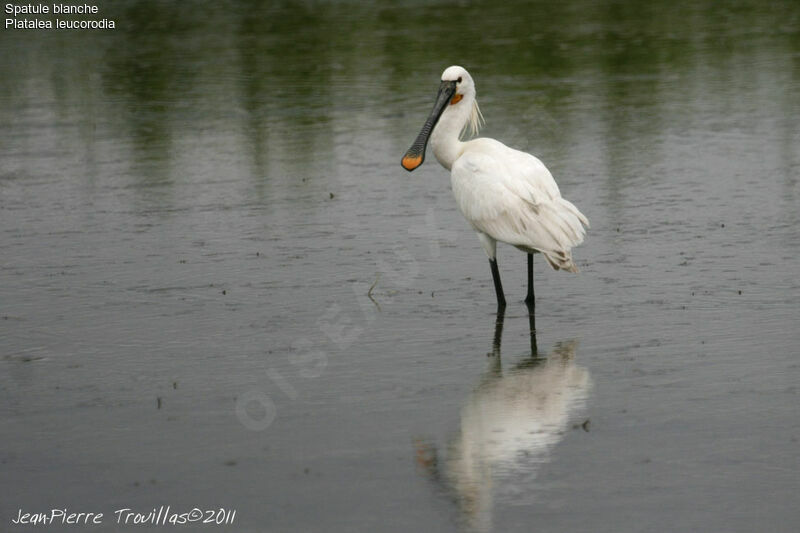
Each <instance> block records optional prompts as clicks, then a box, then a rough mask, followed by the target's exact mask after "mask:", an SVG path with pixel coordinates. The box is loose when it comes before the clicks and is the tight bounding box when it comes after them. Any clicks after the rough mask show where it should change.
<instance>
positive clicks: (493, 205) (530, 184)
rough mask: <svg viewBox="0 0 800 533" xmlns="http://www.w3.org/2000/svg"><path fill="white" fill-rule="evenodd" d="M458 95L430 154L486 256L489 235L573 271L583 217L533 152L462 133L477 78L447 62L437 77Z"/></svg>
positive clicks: (491, 243) (491, 249)
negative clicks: (446, 176) (441, 168)
mask: <svg viewBox="0 0 800 533" xmlns="http://www.w3.org/2000/svg"><path fill="white" fill-rule="evenodd" d="M459 79H460V80H461V81H459V82H458V84H457V87H456V94H459V95H461V96H462V98H461V99H460V100H459V101H458V102H457V103H454V104H452V105H449V106H448V107H447V109H445V111H444V112H443V113H442V116H441V118H440V119H439V122H438V123H437V125H436V127H435V128H434V130H433V133H432V134H431V146H432V148H433V152H434V155H435V156H436V158H437V159H438V160H439V162H440V163H441V164H442V166H444V167H445V168H447V169H449V170H450V171H451V183H452V187H453V194H454V195H455V198H456V202H457V203H458V207H459V210H460V211H461V213H462V214H463V215H464V217H465V218H466V219H467V221H469V223H470V224H471V225H472V227H473V228H474V229H475V231H477V232H478V235H479V237H480V240H481V244H482V245H483V247H484V249H485V250H486V253H487V254H488V255H489V257H490V258H494V257H495V242H496V241H501V242H505V243H508V244H511V245H514V246H516V247H518V248H520V249H522V250H524V251H527V252H540V253H542V254H543V255H544V257H545V258H546V259H547V261H548V263H550V265H551V266H552V267H553V268H555V269H556V270H558V269H564V270H568V271H571V272H577V267H576V266H575V263H574V262H573V261H572V254H571V249H572V248H573V247H574V246H577V245H578V244H580V243H581V242H583V238H584V235H585V229H584V226H585V227H587V228H588V227H589V221H588V220H587V219H586V217H585V216H583V214H582V213H581V212H580V211H578V209H577V208H576V207H575V206H574V205H573V204H572V203H570V202H569V201H567V200H565V199H564V198H562V197H561V192H560V191H559V189H558V185H556V182H555V180H554V179H553V176H552V175H551V174H550V171H549V170H547V167H545V166H544V164H543V163H542V162H541V161H539V159H537V158H536V157H534V156H532V155H530V154H527V153H525V152H521V151H519V150H514V149H513V148H509V147H508V146H506V145H504V144H503V143H501V142H499V141H496V140H494V139H488V138H479V139H474V140H471V141H467V142H462V141H461V140H460V138H459V137H460V134H461V132H462V131H463V129H464V126H465V125H467V124H468V123H470V122H471V119H472V120H473V121H474V116H475V113H476V111H475V110H477V102H476V100H475V84H474V82H473V81H472V77H471V76H470V75H469V73H468V72H467V71H466V70H465V69H464V68H462V67H458V66H453V67H449V68H448V69H446V70H445V71H444V73H443V74H442V80H443V81H456V80H459Z"/></svg>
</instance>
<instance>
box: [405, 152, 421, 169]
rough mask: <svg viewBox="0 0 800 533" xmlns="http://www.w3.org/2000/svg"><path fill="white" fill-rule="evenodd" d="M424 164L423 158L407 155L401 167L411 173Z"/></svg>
mask: <svg viewBox="0 0 800 533" xmlns="http://www.w3.org/2000/svg"><path fill="white" fill-rule="evenodd" d="M421 164H422V156H421V155H405V156H403V161H402V162H401V165H403V168H404V169H406V170H408V171H409V172H411V171H412V170H414V169H415V168H417V167H418V166H420V165H421Z"/></svg>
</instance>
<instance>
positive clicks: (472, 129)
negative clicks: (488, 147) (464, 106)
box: [459, 100, 486, 137]
mask: <svg viewBox="0 0 800 533" xmlns="http://www.w3.org/2000/svg"><path fill="white" fill-rule="evenodd" d="M485 123H486V121H485V120H484V118H483V114H482V113H481V108H480V107H478V100H473V101H472V109H471V110H470V112H469V120H468V121H467V123H466V124H464V129H463V130H461V135H459V137H461V136H463V135H464V133H466V132H467V130H469V136H470V137H474V136H476V135H477V134H478V132H479V131H480V129H481V127H482V126H483V125H484V124H485Z"/></svg>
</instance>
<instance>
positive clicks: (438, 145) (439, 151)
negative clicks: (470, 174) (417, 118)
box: [431, 98, 472, 170]
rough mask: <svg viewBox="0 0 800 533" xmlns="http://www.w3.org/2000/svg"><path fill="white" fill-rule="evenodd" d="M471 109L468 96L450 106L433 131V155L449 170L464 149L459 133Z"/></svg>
mask: <svg viewBox="0 0 800 533" xmlns="http://www.w3.org/2000/svg"><path fill="white" fill-rule="evenodd" d="M470 100H471V99H470ZM471 109H472V102H471V101H467V98H464V99H463V100H462V101H461V102H459V103H458V104H456V105H451V106H448V108H447V109H445V111H444V113H442V116H441V118H439V122H437V123H436V127H435V128H434V129H433V133H431V148H433V155H435V156H436V159H437V160H438V161H439V163H441V165H442V166H443V167H444V168H446V169H447V170H450V168H451V167H452V166H453V163H455V161H456V159H458V158H459V157H460V156H461V153H462V152H463V151H464V147H463V145H464V143H463V142H461V140H460V139H459V134H460V133H461V130H462V129H463V128H464V125H465V124H466V123H467V121H468V120H469V113H470V110H471Z"/></svg>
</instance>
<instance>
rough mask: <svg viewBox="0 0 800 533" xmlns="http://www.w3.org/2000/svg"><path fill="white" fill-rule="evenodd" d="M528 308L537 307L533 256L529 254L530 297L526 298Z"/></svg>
mask: <svg viewBox="0 0 800 533" xmlns="http://www.w3.org/2000/svg"><path fill="white" fill-rule="evenodd" d="M525 303H526V304H528V307H530V306H533V305H536V297H535V296H534V295H533V254H528V296H526V297H525Z"/></svg>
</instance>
